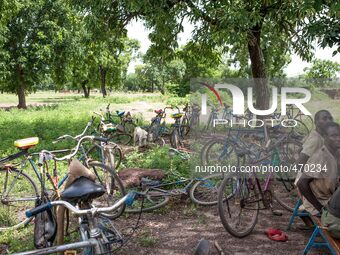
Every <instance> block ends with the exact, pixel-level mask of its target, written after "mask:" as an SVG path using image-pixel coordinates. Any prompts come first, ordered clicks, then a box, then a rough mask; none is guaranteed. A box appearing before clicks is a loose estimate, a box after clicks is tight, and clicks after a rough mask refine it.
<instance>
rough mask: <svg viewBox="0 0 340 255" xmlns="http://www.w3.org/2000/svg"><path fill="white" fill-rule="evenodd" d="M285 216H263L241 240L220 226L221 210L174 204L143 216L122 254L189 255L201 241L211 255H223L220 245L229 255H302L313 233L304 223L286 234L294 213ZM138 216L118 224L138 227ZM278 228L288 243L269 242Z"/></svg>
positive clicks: (294, 226)
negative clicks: (270, 230)
mask: <svg viewBox="0 0 340 255" xmlns="http://www.w3.org/2000/svg"><path fill="white" fill-rule="evenodd" d="M282 213H283V216H274V215H272V213H271V212H270V211H268V210H263V211H261V212H260V214H259V218H258V223H257V225H256V227H255V229H254V231H253V232H252V234H251V235H249V236H247V237H245V238H242V239H239V238H235V237H232V236H231V235H230V234H228V233H227V232H226V230H225V229H224V227H223V225H222V224H221V222H220V219H219V216H218V212H217V207H216V206H214V207H195V206H193V204H192V203H190V202H189V201H180V202H175V203H174V202H172V203H171V204H170V205H168V206H167V207H165V208H162V209H159V211H158V212H157V211H155V212H154V213H143V214H142V216H141V220H140V223H139V227H138V229H137V231H136V232H135V233H134V235H133V237H132V238H131V239H130V240H129V241H128V243H127V244H126V245H125V246H124V247H123V248H122V249H121V250H120V251H119V252H118V254H126V255H128V254H152V255H161V254H164V255H165V254H171V255H189V254H194V250H195V247H196V245H197V244H198V242H199V240H200V239H202V238H204V239H206V240H208V241H209V242H210V248H211V249H210V250H211V252H210V254H211V255H215V254H216V255H217V254H219V253H218V252H217V250H216V248H215V247H214V242H215V241H217V242H218V244H219V245H220V246H221V248H222V250H223V252H224V253H225V254H226V255H231V254H235V255H243V254H244V255H246V254H253V255H256V254H275V255H280V254H302V251H303V249H304V247H305V245H306V244H307V241H308V239H309V237H310V235H311V231H310V230H301V229H299V228H298V226H299V225H302V223H301V222H302V221H301V220H300V219H297V220H296V223H295V224H294V225H293V227H292V229H291V230H290V231H286V227H287V225H288V221H289V217H290V213H289V212H287V211H284V210H282ZM137 219H138V215H130V216H128V217H121V218H119V219H118V220H116V223H117V225H118V226H119V229H125V230H126V228H129V227H131V226H134V225H135V224H136V221H137ZM267 228H277V229H281V230H283V231H285V232H286V233H287V234H288V241H287V242H275V241H272V240H270V239H268V238H267V236H266V235H265V233H264V232H265V230H266V229H267ZM309 254H311V255H316V254H328V253H327V251H326V250H315V249H313V250H312V251H311V252H310V253H309Z"/></svg>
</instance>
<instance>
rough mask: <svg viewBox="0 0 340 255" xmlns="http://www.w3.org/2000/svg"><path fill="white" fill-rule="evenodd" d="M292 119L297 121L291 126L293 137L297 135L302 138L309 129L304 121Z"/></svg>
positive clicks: (306, 134) (307, 133)
mask: <svg viewBox="0 0 340 255" xmlns="http://www.w3.org/2000/svg"><path fill="white" fill-rule="evenodd" d="M294 121H296V122H297V124H296V126H295V127H293V128H292V135H293V137H294V136H295V137H298V138H300V139H304V138H306V137H307V136H308V135H309V132H310V130H309V129H308V127H307V126H306V124H305V123H303V122H302V121H300V120H298V119H295V120H294Z"/></svg>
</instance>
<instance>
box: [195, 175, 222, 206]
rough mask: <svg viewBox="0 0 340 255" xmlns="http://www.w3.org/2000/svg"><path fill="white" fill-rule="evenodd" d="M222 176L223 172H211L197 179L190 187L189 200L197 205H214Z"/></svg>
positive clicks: (216, 201)
mask: <svg viewBox="0 0 340 255" xmlns="http://www.w3.org/2000/svg"><path fill="white" fill-rule="evenodd" d="M223 177H224V176H223V174H212V175H208V176H206V177H204V178H202V179H201V180H199V181H197V182H196V183H195V184H194V185H193V186H192V188H191V189H190V198H191V200H192V201H194V202H195V203H197V204H199V205H216V204H217V203H218V195H217V194H218V188H219V186H220V184H221V182H222V181H223Z"/></svg>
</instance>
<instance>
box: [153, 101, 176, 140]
mask: <svg viewBox="0 0 340 255" xmlns="http://www.w3.org/2000/svg"><path fill="white" fill-rule="evenodd" d="M166 109H173V108H172V107H165V108H164V109H159V110H154V112H155V113H156V116H155V117H153V118H152V119H151V124H150V125H149V126H148V127H147V131H148V140H149V141H151V142H153V143H155V144H159V145H160V146H164V144H165V141H164V139H163V138H162V137H163V136H166V135H169V134H170V130H169V129H168V127H167V126H166V122H165V118H166ZM162 121H163V122H162Z"/></svg>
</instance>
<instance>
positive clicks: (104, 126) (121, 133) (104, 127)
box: [94, 112, 132, 145]
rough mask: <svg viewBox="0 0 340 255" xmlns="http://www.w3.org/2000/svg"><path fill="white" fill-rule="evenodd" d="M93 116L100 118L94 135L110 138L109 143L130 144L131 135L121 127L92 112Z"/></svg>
mask: <svg viewBox="0 0 340 255" xmlns="http://www.w3.org/2000/svg"><path fill="white" fill-rule="evenodd" d="M94 114H95V115H98V116H99V117H100V123H99V125H98V129H97V131H96V132H95V133H94V134H96V135H98V136H104V137H107V138H110V140H111V141H113V142H115V143H118V144H123V145H128V144H130V143H131V141H132V135H131V134H129V133H127V132H126V131H125V128H124V126H123V125H121V124H113V123H111V121H108V120H106V119H105V117H104V116H103V115H102V114H101V113H98V112H94Z"/></svg>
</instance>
